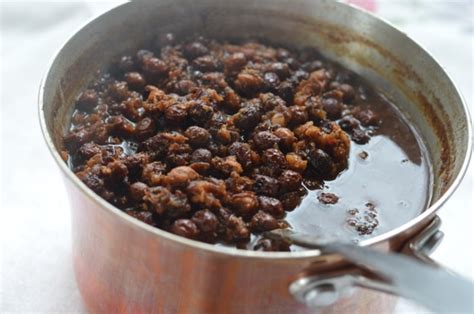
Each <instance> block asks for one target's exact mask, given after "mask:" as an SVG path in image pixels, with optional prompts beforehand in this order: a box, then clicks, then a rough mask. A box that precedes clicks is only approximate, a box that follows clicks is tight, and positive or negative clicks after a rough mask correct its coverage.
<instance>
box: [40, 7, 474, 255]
mask: <svg viewBox="0 0 474 314" xmlns="http://www.w3.org/2000/svg"><path fill="white" fill-rule="evenodd" d="M126 5H132V3H130V2H125V3H122V4H119V5H117V6H115V7H113V8H111V9H109V10H107V11H106V12H104V13H102V14H100V15H98V16H95V17H92V18H90V19H89V20H88V21H86V22H85V23H84V24H82V25H81V26H80V27H78V28H77V30H76V31H75V32H74V33H72V35H71V36H69V37H68V39H67V40H66V41H65V42H64V44H63V45H62V46H61V47H60V48H59V49H58V50H57V51H56V53H55V54H54V55H53V57H52V58H51V60H50V62H49V63H48V68H47V71H46V73H45V75H44V76H43V78H42V80H41V82H40V87H39V94H38V114H39V122H40V126H41V131H42V133H43V137H44V140H45V142H46V144H47V146H48V149H49V151H50V153H51V154H52V156H53V158H54V160H55V161H56V163H57V164H58V166H59V168H60V169H61V170H62V172H63V174H64V175H65V177H66V178H67V179H68V180H69V181H71V182H72V183H73V184H74V185H75V186H76V187H77V188H78V189H79V190H80V191H81V192H83V193H84V194H85V195H86V196H87V197H88V198H90V199H91V200H92V201H94V202H95V203H96V204H97V205H99V206H100V207H101V208H103V209H105V210H108V211H109V212H111V213H112V214H114V215H117V216H118V217H120V218H119V219H124V220H125V221H126V222H127V223H131V224H132V225H134V226H136V227H138V228H141V229H144V230H145V231H146V232H149V233H152V234H154V235H156V236H158V237H162V238H164V239H166V240H169V241H173V242H175V243H176V244H182V245H184V246H186V247H188V248H192V249H199V250H204V251H207V252H208V253H217V254H222V255H227V256H234V257H240V258H264V259H292V260H293V259H304V258H308V257H316V256H320V255H321V251H320V250H306V251H299V252H260V251H249V250H239V249H236V248H230V247H218V246H216V245H213V244H208V243H204V242H199V241H195V240H191V239H187V238H184V237H181V236H178V235H175V234H172V233H170V232H167V231H165V230H162V229H159V228H156V227H153V226H151V225H148V224H146V223H144V222H142V221H140V220H138V219H136V218H133V217H131V216H130V215H128V214H126V213H125V212H123V211H121V210H120V209H119V208H117V207H115V206H113V205H112V204H110V203H108V202H107V201H105V200H104V199H103V198H101V197H100V196H99V195H97V194H95V193H94V192H93V191H92V190H91V189H90V188H88V187H87V186H86V185H85V184H84V183H83V182H82V181H81V180H79V178H78V177H77V176H76V175H75V174H74V173H73V172H72V171H71V170H70V169H69V168H68V167H67V165H66V163H65V162H64V161H63V159H62V158H61V156H60V154H59V152H58V150H57V149H56V147H55V146H54V143H53V140H52V137H51V135H50V133H49V131H48V127H47V124H46V117H45V114H44V109H43V107H44V102H43V97H44V95H43V94H44V90H45V82H46V79H47V77H48V75H49V72H50V70H51V67H52V65H53V64H54V62H55V61H56V59H57V58H58V57H59V55H60V53H61V51H62V50H63V48H64V46H65V45H67V43H69V42H70V41H71V40H73V39H74V37H75V36H76V34H78V33H79V32H80V31H82V30H83V29H84V28H85V27H87V26H88V25H89V24H91V23H93V22H94V21H95V20H97V19H100V18H101V17H103V16H105V15H107V14H109V13H110V12H111V11H113V10H115V9H117V8H119V7H123V6H126ZM334 5H341V6H347V7H350V8H351V9H352V10H356V11H359V13H362V14H365V15H368V16H370V18H372V19H376V20H378V21H379V22H381V23H384V24H386V26H388V27H389V28H390V29H391V30H392V31H395V32H398V33H400V34H401V35H402V36H404V37H405V39H406V40H407V41H409V42H411V43H412V44H415V45H416V46H417V47H418V49H420V50H421V51H422V52H424V53H425V54H426V55H427V56H428V57H430V58H431V59H432V61H433V62H434V63H435V64H436V65H437V66H439V68H440V69H441V70H442V71H443V72H444V73H445V75H446V76H447V78H448V79H449V81H450V82H451V84H452V87H453V88H454V90H455V91H456V93H457V94H458V95H459V97H460V100H461V103H462V109H463V111H464V114H465V116H466V120H467V129H466V132H467V135H468V136H467V137H468V140H467V147H466V148H467V150H466V155H465V156H464V160H463V163H462V166H461V168H460V170H459V173H458V175H457V176H456V178H455V179H454V181H453V182H452V184H451V186H450V187H449V188H448V189H447V190H446V191H445V192H444V193H443V194H442V196H441V197H440V198H439V199H438V200H437V201H436V202H435V203H434V204H432V205H431V206H429V207H428V208H427V209H425V210H424V211H423V212H422V213H420V214H419V215H418V216H416V217H414V218H413V219H411V220H410V221H408V222H406V223H405V224H403V225H401V226H399V227H397V228H394V229H392V230H390V231H388V232H385V233H383V234H380V235H378V236H375V237H373V238H370V239H366V240H362V241H360V242H359V245H360V246H372V245H377V244H379V243H382V242H384V241H386V240H388V239H391V238H393V237H396V236H397V235H399V234H401V233H403V232H404V231H406V230H408V229H410V228H412V227H414V226H416V225H418V224H420V223H422V222H423V221H425V220H426V219H428V217H430V216H431V215H433V214H434V213H436V212H437V211H438V210H439V208H441V206H442V205H443V204H444V203H445V202H446V201H447V200H448V199H449V198H450V197H451V195H452V194H453V193H454V191H455V190H456V189H457V188H458V186H459V184H460V183H461V181H462V179H463V178H464V176H465V174H466V172H467V168H468V166H469V162H470V158H471V154H472V145H473V142H472V141H473V140H472V136H473V134H472V121H471V116H470V114H469V109H468V107H467V104H466V101H465V99H464V97H463V95H462V94H461V92H460V90H459V88H458V86H457V85H456V84H455V83H454V81H453V79H452V77H451V76H450V75H449V73H448V72H447V71H446V69H445V68H444V67H442V66H441V65H440V63H439V62H438V60H437V59H436V58H435V57H434V56H433V55H432V54H431V53H429V52H428V51H427V50H426V49H424V48H423V47H422V46H421V45H420V44H418V43H417V42H416V41H415V40H413V39H412V38H411V37H410V36H409V35H407V34H406V33H404V32H403V31H401V30H399V29H398V28H397V27H395V26H394V25H393V24H392V23H391V22H389V21H387V20H385V19H384V18H382V17H379V16H377V15H375V14H374V13H372V12H369V11H367V10H364V9H362V8H360V7H357V6H355V5H353V4H347V3H342V2H339V1H334Z"/></svg>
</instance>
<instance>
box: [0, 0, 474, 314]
mask: <svg viewBox="0 0 474 314" xmlns="http://www.w3.org/2000/svg"><path fill="white" fill-rule="evenodd" d="M359 2H360V1H359ZM367 2H370V4H371V5H374V2H375V1H367ZM117 3H118V2H116V1H108V2H104V1H102V2H84V1H78V2H71V3H60V2H52V1H50V2H36V1H35V2H1V6H0V8H1V18H0V21H1V35H0V41H1V58H0V63H1V64H0V69H1V84H0V86H1V90H0V94H1V111H0V113H1V155H0V156H1V157H0V158H1V196H0V204H1V219H0V221H1V225H0V232H1V234H0V235H1V237H0V241H1V253H0V254H1V259H0V261H1V263H0V279H1V280H0V283H1V285H0V312H84V311H85V309H84V306H83V304H82V301H81V298H80V295H79V292H78V290H77V287H76V283H75V280H74V275H73V271H72V261H71V244H70V221H69V218H70V214H69V210H68V207H69V204H68V200H67V197H66V192H65V190H64V187H63V182H62V179H61V176H60V174H59V170H58V169H57V166H56V165H55V164H54V162H53V160H52V158H51V156H50V155H49V152H48V151H47V149H46V146H45V144H44V142H43V139H42V136H41V132H40V129H39V125H38V118H37V90H38V85H39V82H40V80H41V77H42V75H43V74H44V73H45V71H46V68H47V65H48V62H49V60H50V59H51V57H52V55H53V53H54V52H55V51H56V50H57V49H58V48H59V47H60V46H61V44H62V43H63V42H64V41H65V40H66V39H67V38H68V37H69V36H70V34H71V33H73V32H74V31H75V30H76V29H77V28H78V27H79V26H80V25H82V24H83V23H84V22H85V21H87V20H88V19H90V18H91V17H93V16H95V15H97V14H99V13H100V12H102V11H105V10H107V9H108V8H110V7H112V6H114V5H116V4H117ZM408 4H410V5H408ZM375 8H376V10H377V12H378V14H380V15H382V16H383V17H386V18H388V19H389V20H391V21H392V22H394V23H395V24H397V25H398V26H399V27H400V28H401V29H402V30H404V31H405V32H407V33H408V34H409V35H411V36H412V37H413V38H415V40H417V41H418V42H420V43H421V44H422V45H424V46H425V47H426V48H427V49H428V50H429V51H431V52H432V53H433V54H434V56H435V57H436V58H437V59H438V60H439V61H440V62H441V64H443V65H444V66H445V67H446V70H447V71H448V72H449V73H451V74H452V77H453V78H454V80H455V82H456V83H457V84H458V85H459V87H460V89H461V91H462V92H463V94H464V97H465V98H466V100H467V103H468V104H470V105H472V103H473V99H474V97H473V96H474V94H473V93H474V92H473V91H474V86H473V29H474V26H473V16H474V15H473V5H472V2H471V1H469V0H465V1H461V0H457V1H426V0H425V1H420V0H418V1H411V2H408V1H377V2H376V3H375ZM473 177H474V170H473V167H471V168H470V170H469V174H468V175H467V176H466V178H465V180H464V181H463V183H462V185H461V186H460V188H459V189H458V190H457V191H456V193H455V195H454V196H453V197H452V198H451V199H450V200H449V201H448V203H447V204H446V206H445V207H444V208H443V210H442V211H441V213H440V216H441V218H442V220H443V228H442V229H443V230H444V231H445V233H446V237H445V239H444V240H443V243H442V244H441V246H440V247H439V248H438V250H437V251H436V252H435V253H434V254H433V257H434V258H435V259H436V260H438V261H439V262H441V263H442V264H445V265H449V267H450V268H452V269H453V270H455V271H457V272H459V273H460V274H463V275H464V276H467V277H471V278H472V277H473V250H472V247H473V237H472V235H473V231H472V229H473V215H472V209H473V199H472V198H473V187H472V180H473ZM397 312H399V313H405V312H416V313H420V312H423V310H422V309H420V308H418V307H416V306H414V305H412V304H411V303H409V302H406V301H402V302H400V303H399V304H398V307H397Z"/></svg>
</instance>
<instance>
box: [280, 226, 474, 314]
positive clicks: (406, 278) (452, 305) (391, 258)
mask: <svg viewBox="0 0 474 314" xmlns="http://www.w3.org/2000/svg"><path fill="white" fill-rule="evenodd" d="M440 224H441V220H440V219H439V218H438V217H436V218H435V219H434V220H433V221H432V222H431V223H430V225H429V226H428V227H427V228H426V229H425V230H423V232H421V233H420V234H419V235H418V236H417V237H415V238H414V239H412V240H411V241H410V242H409V243H408V244H407V245H406V246H405V247H404V249H403V250H402V251H403V252H405V253H409V254H410V255H412V256H413V257H415V258H413V257H409V256H408V255H405V254H397V253H384V252H380V251H376V250H374V249H371V248H367V247H359V246H355V245H353V244H347V243H338V242H331V241H325V242H322V241H321V240H320V239H317V238H312V237H311V236H306V235H302V234H298V233H293V232H291V231H289V230H281V231H280V236H284V237H285V238H287V239H289V240H290V241H292V242H293V243H295V244H297V245H301V246H305V247H311V248H318V249H321V250H322V251H323V252H324V253H336V254H340V255H342V256H343V257H344V258H345V259H346V260H348V261H349V262H352V263H353V264H354V265H355V267H354V268H352V269H351V270H350V271H347V269H346V270H341V271H334V272H332V273H324V274H320V275H311V276H306V277H303V278H299V279H297V280H296V281H294V282H293V283H291V285H290V287H289V290H290V293H291V294H292V295H293V296H294V297H295V298H297V299H298V300H299V301H301V302H303V303H305V304H306V305H308V306H310V307H321V306H326V305H329V304H332V303H334V302H335V301H337V300H338V299H339V297H340V296H341V295H343V294H344V292H345V291H346V290H348V289H349V288H351V287H353V286H359V287H364V288H370V289H375V290H378V291H383V292H387V293H391V294H396V295H399V296H402V297H405V298H409V299H412V300H414V301H416V302H418V303H420V304H422V305H424V306H426V307H428V308H430V309H432V310H435V311H449V312H453V311H454V312H469V313H470V312H472V309H473V303H472V299H473V293H474V285H473V283H472V282H470V281H469V280H466V279H463V278H461V277H459V276H456V275H454V274H453V273H451V272H449V271H447V270H446V269H444V268H442V267H441V266H439V265H436V264H435V263H434V262H433V261H432V260H431V259H430V258H429V257H428V254H430V253H431V252H432V251H433V250H434V249H435V248H436V247H437V245H438V244H439V242H440V241H441V239H442V237H443V233H442V232H441V231H440V230H439V226H440ZM283 234H284V235H283Z"/></svg>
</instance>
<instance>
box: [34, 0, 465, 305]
mask: <svg viewBox="0 0 474 314" xmlns="http://www.w3.org/2000/svg"><path fill="white" fill-rule="evenodd" d="M170 31H171V32H174V33H175V34H177V35H178V36H179V35H180V34H186V33H188V32H190V33H200V34H204V35H208V36H211V37H218V38H242V37H256V36H258V37H262V38H265V39H267V40H269V41H272V42H277V43H282V44H287V45H292V46H307V45H313V46H318V47H319V48H320V49H321V50H322V51H323V53H325V54H326V55H327V56H328V57H330V58H332V59H334V60H336V61H338V62H340V63H342V64H343V65H345V66H346V67H348V68H350V69H353V70H355V71H356V72H358V73H359V74H361V75H363V76H364V77H366V78H367V79H368V80H369V81H370V82H372V83H373V84H375V85H376V86H377V87H378V88H380V89H381V90H383V91H384V92H385V93H388V94H389V95H390V97H391V98H392V99H393V100H394V101H395V103H397V104H399V105H400V109H401V110H402V111H403V112H404V113H406V114H407V115H408V116H409V117H410V119H411V121H412V122H413V123H414V124H415V125H416V127H417V128H418V130H419V131H420V133H421V134H422V137H423V139H424V141H425V144H426V146H427V148H428V150H429V155H430V158H431V163H432V165H433V169H434V182H433V199H432V203H431V204H430V207H429V208H428V209H426V210H425V211H424V212H423V213H422V214H420V215H419V216H418V217H416V218H414V219H413V220H411V221H410V222H408V223H406V224H405V225H403V226H400V227H399V228H397V229H395V230H393V231H391V232H388V233H386V234H383V235H380V236H377V237H374V238H372V239H370V240H366V241H364V242H362V243H361V245H371V246H374V247H376V248H378V249H380V250H386V251H388V250H399V249H400V248H401V247H402V245H403V244H404V243H405V242H406V241H407V240H409V239H410V238H412V237H413V236H415V235H416V234H417V233H418V232H419V231H420V230H422V229H423V228H424V227H425V226H426V225H427V224H429V223H430V221H431V220H432V219H433V218H434V217H435V215H436V211H437V210H438V209H439V208H440V207H441V205H442V204H443V203H444V201H445V200H446V199H447V198H448V197H449V196H450V195H451V194H452V192H453V191H454V189H455V188H456V187H457V185H458V183H459V182H460V180H461V179H462V176H463V174H464V172H465V170H466V167H467V163H468V161H469V155H470V152H471V123H470V120H469V115H468V112H467V109H466V106H465V104H464V103H463V100H462V97H461V96H460V94H459V92H458V90H457V89H456V87H455V86H454V84H453V83H452V81H451V80H450V78H449V77H448V76H447V74H446V73H445V72H444V71H443V69H442V68H441V67H440V66H439V65H438V64H437V62H436V61H435V60H434V59H433V58H432V57H431V56H430V55H429V54H428V53H427V52H426V51H424V50H423V49H422V48H420V47H419V46H418V45H417V44H416V43H415V42H413V41H412V40H411V39H410V38H409V37H407V36H406V35H404V34H403V33H401V32H400V31H398V30H397V29H395V28H394V27H392V26H390V25H389V24H387V23H386V22H384V21H382V20H380V19H378V18H376V17H374V16H372V15H370V14H369V13H365V12H363V11H360V10H358V9H356V8H354V7H351V6H348V5H345V4H342V3H338V2H333V1H329V0H328V1H326V0H325V1H311V0H298V1H284V0H262V1H258V2H254V1H250V0H243V1H223V0H220V1H218V0H215V1H211V0H203V1H192V0H175V1H172V0H159V1H155V2H153V3H148V2H141V1H138V2H132V3H127V4H124V5H121V6H119V7H117V8H115V9H113V10H111V11H109V12H107V13H105V14H104V15H102V16H100V17H98V18H96V19H94V20H93V21H91V22H90V23H88V24H87V25H86V26H85V27H83V28H82V29H81V30H79V31H78V32H77V33H76V34H74V36H73V37H72V38H71V39H70V40H69V41H68V42H67V43H66V44H65V45H64V46H63V47H62V49H61V50H60V51H59V52H58V54H57V56H56V57H55V59H54V61H53V62H52V64H51V67H50V69H49V71H48V73H47V75H46V77H45V79H44V81H43V83H42V85H41V89H40V96H39V103H40V121H41V125H42V128H43V132H44V135H45V139H46V143H47V145H48V146H49V148H50V150H51V152H52V155H53V157H54V158H55V160H56V161H57V162H58V165H59V167H60V168H61V170H62V171H63V174H64V177H65V182H66V185H67V187H68V193H69V195H70V199H71V205H72V206H71V207H72V213H73V215H72V230H73V254H74V266H75V271H76V277H77V282H78V284H79V287H80V290H81V293H82V295H83V297H84V301H85V303H86V305H87V307H88V309H89V310H90V311H91V312H95V313H118V312H129V313H152V312H154V313H305V312H311V311H309V310H308V309H306V308H305V307H304V306H303V305H301V304H300V303H298V302H297V301H296V300H295V299H294V298H293V297H292V296H291V295H290V293H289V292H288V286H289V284H290V283H291V282H292V281H293V280H294V279H295V278H297V277H298V276H301V275H303V274H304V273H305V272H306V271H308V270H311V272H312V273H314V272H316V273H317V272H321V273H323V272H325V271H328V270H331V269H335V268H340V267H341V265H343V261H341V259H340V258H339V257H338V256H320V252H319V251H316V250H314V251H305V252H293V253H279V252H271V253H267V252H250V251H242V250H235V249H230V248H223V247H215V246H212V245H208V244H204V243H199V242H195V241H191V240H188V239H185V238H181V237H177V236H175V235H172V234H169V233H167V232H164V231H162V230H159V229H155V228H153V227H151V226H148V225H145V224H144V223H142V222H140V221H138V220H136V219H134V218H132V217H130V216H128V215H126V214H124V213H123V212H121V211H120V210H118V209H116V208H115V207H113V206H112V205H110V204H108V203H107V202H105V201H104V200H102V199H101V198H100V197H98V196H97V195H96V194H94V192H92V191H91V190H89V189H88V188H87V187H86V186H85V185H84V184H83V183H82V182H81V181H80V180H78V179H77V178H76V177H75V176H74V174H73V173H72V172H71V171H70V170H69V169H68V168H67V165H66V164H65V163H64V162H63V161H62V160H61V158H60V156H59V153H58V151H59V150H60V149H61V136H62V135H63V134H64V132H65V130H66V129H67V126H68V124H69V116H70V113H71V110H72V106H73V104H74V96H75V95H76V94H77V92H78V91H79V90H81V89H82V88H83V87H84V86H85V84H86V83H87V82H88V81H89V80H90V79H91V77H92V75H93V73H94V70H95V69H96V68H97V67H100V66H102V65H104V64H107V63H109V60H110V59H111V58H113V57H116V56H118V55H120V54H121V53H123V52H125V51H128V50H131V49H135V48H138V47H140V46H141V45H144V44H145V43H146V42H150V41H151V40H153V37H151V36H152V35H154V34H156V33H165V32H170ZM394 300H395V298H394V297H390V296H381V295H379V294H376V293H374V292H369V291H356V292H355V293H353V294H351V295H348V296H347V297H346V298H344V299H342V300H341V301H339V302H337V303H336V304H334V305H332V306H330V307H327V308H325V309H324V311H325V312H339V313H340V312H353V311H354V310H355V309H357V310H358V311H360V312H364V313H366V312H373V313H379V312H381V311H384V312H387V311H390V310H391V309H392V308H393V304H394Z"/></svg>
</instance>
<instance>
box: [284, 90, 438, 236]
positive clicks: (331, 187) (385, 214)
mask: <svg viewBox="0 0 474 314" xmlns="http://www.w3.org/2000/svg"><path fill="white" fill-rule="evenodd" d="M365 95H366V98H367V101H366V102H365V103H369V104H370V107H371V108H372V109H373V110H374V111H376V112H377V113H378V114H379V115H380V117H381V120H382V123H381V126H380V128H379V129H378V130H376V131H375V132H374V135H373V136H372V138H371V139H370V141H369V142H368V143H367V144H364V145H359V144H356V143H354V142H352V143H351V150H350V159H349V166H348V168H347V170H345V171H344V172H342V173H341V174H340V175H339V176H338V177H337V178H336V179H335V180H332V181H326V182H325V185H324V188H323V189H322V190H313V191H309V192H308V195H307V196H306V197H305V198H304V200H303V201H302V202H301V204H300V206H299V207H297V208H296V209H295V210H294V211H292V212H290V213H288V214H287V221H288V222H289V223H290V224H291V226H292V227H293V228H294V230H297V231H299V232H303V233H307V234H318V235H321V234H323V235H324V234H327V235H331V236H336V237H337V238H339V239H341V240H353V241H356V242H357V241H360V240H363V239H366V238H370V237H374V236H376V235H379V234H382V233H385V232H387V231H390V230H392V229H394V228H397V227H399V226H401V225H403V224H404V223H406V222H408V221H409V220H411V219H412V218H414V217H416V216H417V215H418V214H420V213H421V212H422V211H423V209H424V208H425V207H426V205H427V204H428V202H429V200H430V193H431V191H430V181H431V178H430V177H431V171H430V164H429V161H428V156H427V152H426V149H425V148H424V146H423V143H422V140H421V138H420V136H419V135H418V134H417V131H416V130H415V129H414V128H413V127H411V126H410V125H409V123H408V121H407V120H406V118H405V117H404V116H403V115H402V113H401V112H400V111H399V110H397V108H396V107H395V105H393V104H392V103H390V102H389V101H388V100H387V99H386V98H385V97H384V96H383V95H380V94H376V93H375V92H372V93H370V92H367V91H365ZM364 158H365V159H364ZM322 192H330V193H334V194H336V195H337V196H338V197H339V200H338V202H337V203H336V204H323V203H321V202H320V201H318V196H319V195H320V194H321V193H322ZM368 203H369V204H372V205H373V206H374V207H375V210H373V211H372V212H373V213H374V214H375V217H374V219H376V220H377V221H378V225H377V227H376V228H374V230H373V232H372V233H371V234H370V235H364V234H360V233H359V232H358V231H357V230H355V228H354V227H353V226H351V225H350V223H349V222H348V220H350V219H351V218H355V219H356V220H357V219H360V220H362V221H364V215H365V213H364V212H369V213H370V212H371V211H367V205H366V204H368ZM354 210H357V211H354ZM355 212H358V213H356V214H355V215H354V213H355ZM351 213H352V215H351Z"/></svg>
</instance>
